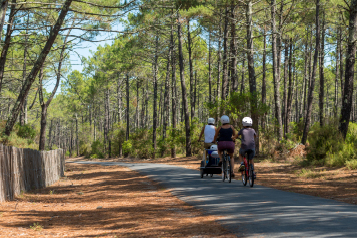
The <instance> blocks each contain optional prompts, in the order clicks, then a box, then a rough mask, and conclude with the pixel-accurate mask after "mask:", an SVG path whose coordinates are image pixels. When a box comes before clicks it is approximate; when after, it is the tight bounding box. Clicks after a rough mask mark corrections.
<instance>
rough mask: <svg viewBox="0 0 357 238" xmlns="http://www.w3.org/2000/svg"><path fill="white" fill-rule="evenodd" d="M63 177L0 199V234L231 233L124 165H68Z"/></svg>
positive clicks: (32, 235) (84, 235)
mask: <svg viewBox="0 0 357 238" xmlns="http://www.w3.org/2000/svg"><path fill="white" fill-rule="evenodd" d="M65 175H66V177H64V178H63V179H61V180H60V181H59V182H57V183H56V184H54V185H53V186H50V187H48V188H46V189H42V190H36V191H33V192H32V193H28V194H23V195H21V196H19V197H18V198H17V201H14V202H5V203H0V237H14V236H21V237H207V238H208V237H235V236H233V235H231V234H230V233H229V232H228V231H227V230H225V229H224V228H222V227H221V226H220V225H219V224H218V223H216V222H215V220H216V219H217V218H218V217H216V216H207V215H202V213H201V212H200V211H199V210H197V209H194V208H193V207H191V206H189V205H187V204H185V203H184V202H182V201H181V200H179V199H177V198H176V197H174V196H172V194H171V193H170V191H168V190H166V189H164V188H162V187H160V186H159V185H158V184H156V183H155V182H153V181H152V180H150V179H148V178H147V177H145V176H142V175H140V174H138V173H137V172H133V171H130V170H129V169H127V168H122V167H118V166H109V167H104V166H99V165H79V164H67V165H66V172H65Z"/></svg>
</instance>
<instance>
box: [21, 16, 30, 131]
mask: <svg viewBox="0 0 357 238" xmlns="http://www.w3.org/2000/svg"><path fill="white" fill-rule="evenodd" d="M29 20H30V14H27V22H26V31H25V34H26V35H25V46H24V64H23V68H22V83H23V82H24V81H25V80H26V66H27V65H26V64H27V47H28V35H27V34H28V30H27V29H28V28H29ZM20 116H21V117H20V118H21V119H20V123H21V125H24V124H27V97H26V99H25V102H24V106H23V107H22V113H21V114H20Z"/></svg>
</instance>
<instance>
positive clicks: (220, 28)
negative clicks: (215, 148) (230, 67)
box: [216, 11, 222, 121]
mask: <svg viewBox="0 0 357 238" xmlns="http://www.w3.org/2000/svg"><path fill="white" fill-rule="evenodd" d="M220 13H221V14H220V15H219V16H220V17H219V23H218V27H219V29H218V50H217V51H218V52H217V54H218V56H217V98H218V99H219V97H220V96H221V63H222V51H221V48H222V26H221V20H222V17H221V15H222V11H221V12H220ZM218 111H219V110H218ZM216 121H217V120H216Z"/></svg>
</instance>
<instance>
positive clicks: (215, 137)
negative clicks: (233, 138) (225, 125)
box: [212, 127, 221, 143]
mask: <svg viewBox="0 0 357 238" xmlns="http://www.w3.org/2000/svg"><path fill="white" fill-rule="evenodd" d="M220 129H221V127H218V129H217V130H216V134H214V139H213V141H212V143H216V140H217V137H218V134H219V130H220Z"/></svg>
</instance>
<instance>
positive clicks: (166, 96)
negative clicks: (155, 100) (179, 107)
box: [162, 45, 171, 139]
mask: <svg viewBox="0 0 357 238" xmlns="http://www.w3.org/2000/svg"><path fill="white" fill-rule="evenodd" d="M170 57H171V45H170V46H169V52H168V57H167V64H166V80H165V93H164V110H163V111H164V115H163V116H164V119H163V130H162V136H163V138H164V139H165V138H166V127H167V124H168V121H169V120H168V119H169V104H170V103H169V98H170V89H169V87H170Z"/></svg>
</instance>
